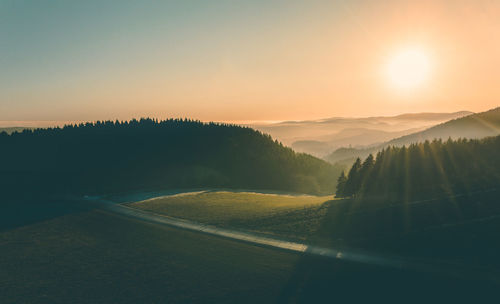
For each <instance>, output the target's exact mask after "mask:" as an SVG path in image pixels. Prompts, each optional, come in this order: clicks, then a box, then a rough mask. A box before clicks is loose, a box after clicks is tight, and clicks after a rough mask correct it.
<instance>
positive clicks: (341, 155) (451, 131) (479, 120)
mask: <svg viewBox="0 0 500 304" xmlns="http://www.w3.org/2000/svg"><path fill="white" fill-rule="evenodd" d="M497 135H500V107H498V108H495V109H492V110H489V111H486V112H481V113H477V114H471V115H467V116H464V117H461V118H456V119H452V120H450V121H447V122H444V123H441V124H438V125H436V126H433V127H430V128H428V129H425V130H423V131H419V132H415V133H412V134H408V135H405V136H401V137H398V138H395V139H392V140H389V141H387V142H385V143H383V144H380V145H378V146H375V147H369V148H364V149H363V148H362V149H356V148H340V149H337V150H336V151H334V152H332V153H331V154H329V155H327V156H326V157H325V159H326V160H328V161H329V162H332V163H336V162H345V163H349V162H351V161H353V160H354V159H355V158H356V157H360V158H365V157H366V156H368V155H369V154H370V153H376V152H377V151H380V150H381V149H383V148H385V147H387V146H403V145H409V144H414V143H420V142H424V141H426V140H429V141H432V140H434V139H442V140H447V139H448V138H451V139H458V138H467V139H480V138H484V137H489V136H497Z"/></svg>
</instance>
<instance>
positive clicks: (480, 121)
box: [387, 107, 500, 145]
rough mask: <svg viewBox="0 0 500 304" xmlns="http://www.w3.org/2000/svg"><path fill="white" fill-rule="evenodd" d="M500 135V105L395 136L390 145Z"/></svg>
mask: <svg viewBox="0 0 500 304" xmlns="http://www.w3.org/2000/svg"><path fill="white" fill-rule="evenodd" d="M496 135H500V107H498V108H495V109H492V110H489V111H486V112H482V113H477V114H472V115H468V116H466V117H462V118H457V119H453V120H450V121H447V122H445V123H442V124H439V125H437V126H434V127H431V128H429V129H427V130H424V131H420V132H416V133H413V134H409V135H406V136H402V137H400V138H395V139H393V140H391V141H389V142H388V143H387V144H389V145H406V144H411V143H418V142H423V141H426V140H433V139H435V138H437V139H439V138H441V139H448V138H450V137H451V138H452V139H458V138H470V139H473V138H482V137H487V136H496Z"/></svg>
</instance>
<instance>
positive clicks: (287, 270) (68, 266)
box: [0, 210, 498, 303]
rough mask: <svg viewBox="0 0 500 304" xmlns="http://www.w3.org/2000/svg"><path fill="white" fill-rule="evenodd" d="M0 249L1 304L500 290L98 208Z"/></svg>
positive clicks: (460, 295) (27, 229) (408, 298)
mask: <svg viewBox="0 0 500 304" xmlns="http://www.w3.org/2000/svg"><path fill="white" fill-rule="evenodd" d="M0 245H1V248H2V252H1V259H0V269H1V270H2V271H1V272H0V303H166V302H168V303H181V302H184V303H186V302H187V303H191V302H204V303H214V302H216V303H256V302H259V303H275V302H281V303H289V302H292V303H293V302H301V303H311V302H325V301H328V302H332V301H348V302H363V301H367V300H371V301H373V300H374V299H377V300H383V301H385V302H394V303H401V302H405V303H408V302H412V301H414V302H422V301H427V302H434V301H443V302H448V301H451V300H454V301H458V300H464V301H465V300H476V301H479V302H482V301H484V300H486V299H493V298H494V297H495V296H496V293H495V292H496V291H495V288H496V287H498V286H496V285H495V283H493V282H491V281H477V280H463V279H462V280H461V279H457V278H453V277H444V276H437V275H436V274H429V273H417V272H408V271H401V270H398V269H392V268H380V267H375V266H371V265H365V264H354V263H348V262H344V261H338V260H330V259H325V258H314V257H311V256H308V255H300V254H295V253H289V252H285V251H280V250H274V249H269V248H262V247H257V246H253V245H249V244H245V243H241V242H236V241H231V240H226V239H222V238H217V237H211V236H207V235H204V234H198V233H192V232H188V231H182V230H178V229H173V228H169V227H165V226H160V225H157V224H151V223H145V222H141V221H138V220H135V219H131V218H127V217H122V216H117V215H114V214H110V213H108V212H105V211H102V210H94V211H85V212H80V213H74V214H69V215H63V216H59V217H56V218H53V219H50V220H46V221H41V222H38V223H35V224H31V225H27V226H24V227H20V228H16V229H11V230H7V231H4V232H2V233H0Z"/></svg>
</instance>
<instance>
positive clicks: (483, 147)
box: [337, 136, 500, 201]
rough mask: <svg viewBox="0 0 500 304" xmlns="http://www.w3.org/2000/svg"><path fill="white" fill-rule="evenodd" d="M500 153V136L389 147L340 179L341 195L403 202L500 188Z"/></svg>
mask: <svg viewBox="0 0 500 304" xmlns="http://www.w3.org/2000/svg"><path fill="white" fill-rule="evenodd" d="M499 151H500V136H497V137H488V138H484V139H481V140H477V139H471V140H467V139H459V140H456V141H453V140H451V139H450V140H448V141H445V142H443V141H441V140H435V141H432V142H429V141H426V142H424V143H419V144H412V145H410V146H409V147H405V146H403V147H392V146H390V147H387V148H385V149H383V150H382V151H381V152H379V153H378V154H377V155H376V157H375V158H374V157H373V156H371V155H370V156H368V157H367V158H366V159H365V160H364V161H363V162H361V160H359V159H358V160H357V161H356V162H355V163H354V165H353V166H352V168H351V169H350V171H349V173H348V175H347V178H346V179H344V178H343V175H341V177H340V178H339V185H338V190H337V195H338V196H372V197H386V198H397V199H400V200H401V201H404V200H411V199H417V198H431V197H434V196H439V195H442V194H446V195H447V196H451V197H453V196H454V195H457V194H460V195H461V194H466V193H471V192H475V191H479V192H481V191H484V190H485V189H491V188H498V187H499V186H500V153H499Z"/></svg>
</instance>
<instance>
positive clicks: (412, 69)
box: [386, 49, 430, 90]
mask: <svg viewBox="0 0 500 304" xmlns="http://www.w3.org/2000/svg"><path fill="white" fill-rule="evenodd" d="M386 68H387V69H386V75H387V78H388V80H389V82H390V84H391V86H393V87H394V88H396V89H401V90H406V89H414V88H417V87H419V86H421V85H422V84H424V82H425V81H427V80H428V78H429V73H430V62H429V57H428V56H427V54H426V53H425V52H424V51H422V50H419V49H406V50H403V51H400V52H399V53H397V54H395V55H394V56H393V57H391V58H390V59H389V62H388V64H387V67H386Z"/></svg>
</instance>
